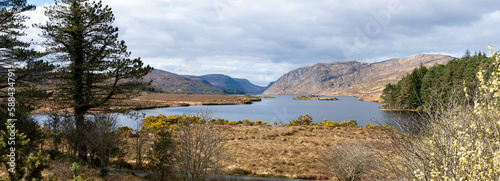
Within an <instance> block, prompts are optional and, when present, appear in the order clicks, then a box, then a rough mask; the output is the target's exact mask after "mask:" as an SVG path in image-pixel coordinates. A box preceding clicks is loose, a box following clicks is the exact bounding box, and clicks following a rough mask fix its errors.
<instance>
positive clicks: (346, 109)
mask: <svg viewBox="0 0 500 181" xmlns="http://www.w3.org/2000/svg"><path fill="white" fill-rule="evenodd" d="M274 97H276V98H270V99H265V98H263V99H262V101H261V102H253V104H246V105H220V106H219V105H218V106H213V105H212V106H189V107H170V108H158V109H149V110H139V111H135V112H137V113H144V114H145V116H156V115H159V114H163V115H166V116H168V115H183V114H188V115H189V114H192V113H196V112H199V111H200V110H203V111H206V110H210V111H211V112H212V113H213V116H214V117H216V118H223V119H226V120H229V121H238V120H243V119H249V120H252V121H257V120H262V121H263V122H267V123H269V124H270V125H272V124H273V123H274V122H275V121H276V122H277V123H280V122H282V123H288V122H290V121H292V120H294V119H297V116H299V115H304V114H306V113H308V114H309V115H310V116H311V117H312V118H313V121H314V122H323V119H325V118H326V119H328V121H335V122H338V123H340V122H342V121H347V120H356V121H357V122H358V125H361V126H364V125H366V124H374V125H375V124H377V123H376V121H375V120H377V121H379V122H382V123H383V122H384V120H385V119H386V116H388V114H389V113H387V112H385V111H381V110H380V108H379V106H381V105H382V104H379V103H374V102H366V101H356V100H355V97H337V98H339V100H337V101H319V100H292V97H295V96H291V95H276V96H274ZM35 117H36V118H37V120H43V119H46V117H47V116H46V115H35ZM118 118H119V121H118V123H119V124H120V125H122V126H129V127H134V125H136V122H135V121H134V119H132V118H129V117H127V116H124V115H120V116H118Z"/></svg>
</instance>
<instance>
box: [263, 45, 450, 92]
mask: <svg viewBox="0 0 500 181" xmlns="http://www.w3.org/2000/svg"><path fill="white" fill-rule="evenodd" d="M452 59H454V58H453V57H451V56H446V55H430V54H423V55H416V56H411V57H408V58H401V59H390V60H385V61H381V62H377V63H364V62H358V61H354V60H347V61H339V62H329V63H317V64H314V65H310V66H305V67H301V68H298V69H295V70H292V71H290V72H288V73H286V74H284V75H283V76H281V77H280V78H279V79H278V80H277V81H276V82H275V83H274V84H272V85H271V86H270V87H269V88H268V89H267V90H266V91H265V92H264V94H302V95H311V94H317V95H336V96H365V95H375V96H377V95H380V94H381V93H382V90H383V89H384V87H385V85H386V84H388V83H396V82H397V81H398V80H399V78H401V77H403V76H404V75H406V73H408V72H410V71H412V70H413V69H414V68H415V67H418V66H420V65H421V64H422V65H424V66H432V65H434V64H444V63H447V62H448V61H450V60H452ZM377 98H378V96H377Z"/></svg>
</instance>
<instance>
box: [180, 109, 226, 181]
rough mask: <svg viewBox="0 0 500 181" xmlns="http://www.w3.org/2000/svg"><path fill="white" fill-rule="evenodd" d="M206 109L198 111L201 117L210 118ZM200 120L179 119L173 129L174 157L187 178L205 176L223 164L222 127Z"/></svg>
mask: <svg viewBox="0 0 500 181" xmlns="http://www.w3.org/2000/svg"><path fill="white" fill-rule="evenodd" d="M209 116H210V115H209V113H203V112H199V113H197V116H190V117H191V118H199V119H200V120H210V118H209ZM203 123H204V122H201V121H182V122H180V123H178V124H179V126H178V129H177V130H176V131H175V132H176V135H177V136H176V139H175V142H176V147H175V149H174V153H173V155H174V158H175V161H176V163H177V166H178V168H179V169H180V172H181V173H182V174H183V175H184V176H185V179H186V180H204V179H207V177H210V176H211V175H213V174H215V173H217V172H218V171H219V169H220V168H221V167H222V165H221V161H222V159H223V158H224V157H225V154H223V150H224V146H225V142H224V139H223V138H222V137H221V135H220V132H221V128H220V127H218V126H215V125H210V124H203Z"/></svg>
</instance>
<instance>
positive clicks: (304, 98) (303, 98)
mask: <svg viewBox="0 0 500 181" xmlns="http://www.w3.org/2000/svg"><path fill="white" fill-rule="evenodd" d="M292 100H319V101H336V100H339V99H338V98H336V97H319V96H297V97H292Z"/></svg>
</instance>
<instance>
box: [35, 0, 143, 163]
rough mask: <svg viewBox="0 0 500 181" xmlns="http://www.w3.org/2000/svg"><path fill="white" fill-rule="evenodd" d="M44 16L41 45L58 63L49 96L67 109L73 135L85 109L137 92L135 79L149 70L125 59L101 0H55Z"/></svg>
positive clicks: (81, 123)
mask: <svg viewBox="0 0 500 181" xmlns="http://www.w3.org/2000/svg"><path fill="white" fill-rule="evenodd" d="M45 15H46V16H47V17H48V18H49V21H48V22H47V23H45V24H40V25H38V27H39V28H41V29H42V30H43V33H42V36H43V37H45V38H47V41H45V42H44V43H43V44H44V45H45V47H46V48H47V51H48V53H50V54H53V55H55V57H56V60H57V61H59V62H60V65H61V67H60V68H58V69H57V79H58V80H59V82H60V84H58V91H57V92H58V94H56V95H55V97H56V98H57V100H59V101H61V103H62V104H63V105H68V106H70V107H71V108H72V109H73V111H74V115H75V121H76V127H77V132H78V133H77V134H78V135H83V133H84V132H85V114H86V113H87V112H88V111H89V110H90V109H93V108H106V107H108V106H109V103H110V102H111V101H110V100H112V99H118V100H123V99H127V98H130V97H131V96H135V95H137V94H138V93H139V91H138V89H139V88H140V87H141V86H144V85H145V83H144V82H142V81H140V80H138V79H141V78H142V77H143V76H144V75H146V74H147V73H149V72H150V71H151V70H152V68H151V67H150V66H144V64H143V62H142V61H141V60H140V59H139V58H135V59H130V58H129V57H130V52H128V51H127V46H126V45H125V42H124V41H120V40H118V28H116V27H113V26H112V25H111V24H112V23H113V21H114V20H115V18H114V16H113V12H112V11H111V8H110V7H108V6H103V5H102V2H101V1H99V2H89V1H88V0H61V2H59V3H58V4H56V5H55V6H51V7H49V8H47V9H46V11H45ZM82 137H83V136H82ZM78 149H79V150H78V154H79V157H80V158H83V159H86V148H85V146H84V145H83V144H80V146H79V148H78Z"/></svg>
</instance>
